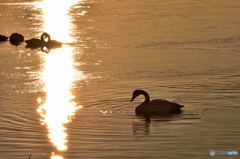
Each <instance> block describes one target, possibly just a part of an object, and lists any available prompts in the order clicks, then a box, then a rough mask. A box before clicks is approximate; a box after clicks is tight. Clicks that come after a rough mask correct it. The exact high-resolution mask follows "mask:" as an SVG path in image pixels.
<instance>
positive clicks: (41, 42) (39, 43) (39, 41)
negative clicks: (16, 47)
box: [25, 33, 48, 49]
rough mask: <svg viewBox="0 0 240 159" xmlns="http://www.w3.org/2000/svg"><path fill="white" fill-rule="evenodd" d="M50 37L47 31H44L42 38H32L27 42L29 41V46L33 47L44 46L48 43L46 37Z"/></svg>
mask: <svg viewBox="0 0 240 159" xmlns="http://www.w3.org/2000/svg"><path fill="white" fill-rule="evenodd" d="M46 38H48V34H47V33H43V34H42V35H41V37H40V39H36V38H32V39H30V40H26V41H25V42H26V43H27V46H26V47H27V48H31V49H37V48H39V47H44V46H45V45H46V41H45V39H46Z"/></svg>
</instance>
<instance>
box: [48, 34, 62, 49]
mask: <svg viewBox="0 0 240 159" xmlns="http://www.w3.org/2000/svg"><path fill="white" fill-rule="evenodd" d="M44 34H46V36H47V41H46V47H47V48H48V49H55V48H60V47H62V43H61V42H59V41H57V40H51V36H50V35H49V34H48V33H44Z"/></svg>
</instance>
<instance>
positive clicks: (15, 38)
mask: <svg viewBox="0 0 240 159" xmlns="http://www.w3.org/2000/svg"><path fill="white" fill-rule="evenodd" d="M9 42H10V44H12V45H15V46H18V45H20V44H21V43H22V42H24V36H23V35H21V34H18V33H13V34H11V35H10V37H9Z"/></svg>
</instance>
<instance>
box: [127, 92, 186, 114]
mask: <svg viewBox="0 0 240 159" xmlns="http://www.w3.org/2000/svg"><path fill="white" fill-rule="evenodd" d="M139 95H144V96H145V101H144V102H143V103H141V104H140V105H138V106H137V107H136V109H135V113H136V114H137V115H160V114H177V113H181V108H182V107H184V106H183V105H180V104H177V103H174V102H170V101H167V100H164V99H155V100H151V101H150V97H149V95H148V93H147V92H146V91H144V90H135V91H134V92H133V96H132V99H131V100H130V102H132V101H133V100H134V99H135V98H136V97H137V96H139Z"/></svg>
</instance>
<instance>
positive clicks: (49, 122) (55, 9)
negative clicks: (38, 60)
mask: <svg viewBox="0 0 240 159" xmlns="http://www.w3.org/2000/svg"><path fill="white" fill-rule="evenodd" d="M73 4H74V1H73V0H44V1H42V3H40V4H39V6H38V7H40V8H42V10H43V12H44V24H43V25H44V27H43V28H44V31H45V32H47V33H49V34H50V35H51V37H52V39H56V40H58V41H61V42H71V41H72V37H71V29H72V24H71V17H70V16H69V15H68V14H69V9H70V8H71V6H72V5H73ZM44 61H45V63H44V71H43V72H42V80H43V82H44V83H45V92H46V99H45V100H44V101H43V99H41V98H40V97H39V98H38V99H37V102H38V103H39V104H40V106H39V108H38V109H37V111H38V112H39V113H40V115H41V117H42V119H41V123H42V124H44V125H46V127H47V129H48V137H49V140H50V141H51V143H52V144H53V146H54V147H55V148H56V149H57V151H66V150H67V149H68V146H67V143H68V140H67V131H66V130H67V129H66V124H67V123H69V122H71V121H72V118H73V117H74V115H75V112H76V111H77V110H78V109H80V108H81V106H77V105H76V103H75V102H74V100H73V99H74V96H73V94H72V93H71V91H70V89H71V88H72V84H73V81H74V76H75V75H76V74H80V75H81V77H82V78H84V75H83V74H81V72H80V73H79V72H77V71H76V70H75V69H74V67H73V63H74V60H73V48H71V47H70V46H67V45H63V47H62V48H60V49H56V50H51V52H50V53H49V54H48V55H46V56H45V59H44ZM78 76H79V75H78ZM51 158H52V159H63V157H62V156H59V155H55V153H53V154H52V156H51Z"/></svg>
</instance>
